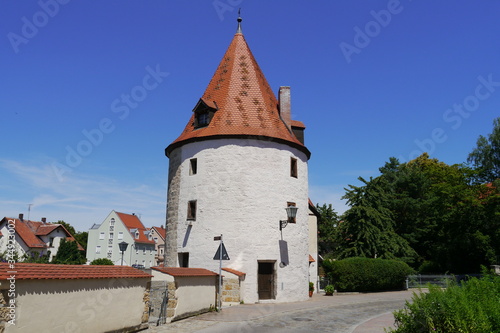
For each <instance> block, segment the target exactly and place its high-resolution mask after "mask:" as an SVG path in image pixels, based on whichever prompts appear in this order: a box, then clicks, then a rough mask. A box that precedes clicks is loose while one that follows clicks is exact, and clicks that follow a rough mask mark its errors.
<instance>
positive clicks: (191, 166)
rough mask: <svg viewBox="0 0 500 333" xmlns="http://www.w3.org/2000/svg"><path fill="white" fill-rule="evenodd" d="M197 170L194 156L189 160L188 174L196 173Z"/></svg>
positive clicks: (196, 161)
mask: <svg viewBox="0 0 500 333" xmlns="http://www.w3.org/2000/svg"><path fill="white" fill-rule="evenodd" d="M197 172H198V160H197V159H196V158H192V159H190V160H189V175H190V176H192V175H196V173H197Z"/></svg>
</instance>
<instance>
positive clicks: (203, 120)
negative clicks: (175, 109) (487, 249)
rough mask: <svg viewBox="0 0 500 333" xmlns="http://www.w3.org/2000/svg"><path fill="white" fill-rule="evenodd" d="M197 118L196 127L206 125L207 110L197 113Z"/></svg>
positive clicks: (208, 118) (207, 121) (207, 120)
mask: <svg viewBox="0 0 500 333" xmlns="http://www.w3.org/2000/svg"><path fill="white" fill-rule="evenodd" d="M197 120H198V127H205V126H208V123H209V122H210V116H209V115H208V112H204V113H199V114H198V117H197Z"/></svg>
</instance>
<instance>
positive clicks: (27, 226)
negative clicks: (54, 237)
mask: <svg viewBox="0 0 500 333" xmlns="http://www.w3.org/2000/svg"><path fill="white" fill-rule="evenodd" d="M5 219H7V220H14V221H15V224H16V234H17V235H19V236H20V237H21V239H22V240H23V241H24V243H25V244H26V245H27V246H28V247H30V248H47V247H48V246H47V244H46V243H45V242H44V241H43V240H42V239H40V238H39V237H38V236H47V235H48V234H50V233H51V232H52V231H54V230H56V229H58V228H59V229H61V230H62V231H63V232H64V233H65V234H66V239H67V240H68V241H72V242H76V239H75V237H73V235H71V233H70V232H69V231H68V230H66V228H65V227H64V225H62V224H58V223H47V222H39V221H27V220H20V219H15V218H9V217H4V219H3V220H2V221H4V220H5ZM77 244H78V249H79V250H80V251H84V250H85V249H84V248H83V247H82V246H81V245H80V244H79V243H78V242H77Z"/></svg>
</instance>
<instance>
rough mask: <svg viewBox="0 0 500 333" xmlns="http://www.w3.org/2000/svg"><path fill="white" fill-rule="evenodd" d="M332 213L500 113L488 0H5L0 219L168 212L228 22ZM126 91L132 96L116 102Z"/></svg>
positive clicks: (315, 196)
mask: <svg viewBox="0 0 500 333" xmlns="http://www.w3.org/2000/svg"><path fill="white" fill-rule="evenodd" d="M240 7H241V8H242V17H243V33H244V35H245V38H246V40H247V42H248V44H249V46H250V48H251V50H252V52H253V54H254V56H255V57H256V59H257V62H258V63H259V65H260V67H261V68H262V70H263V72H264V74H265V75H266V78H267V80H268V81H269V83H270V85H271V87H272V88H273V89H274V90H275V93H276V92H277V90H278V88H279V86H280V85H288V86H291V92H292V117H293V118H294V119H296V120H301V121H303V122H304V123H305V124H306V126H307V129H306V145H307V146H308V148H309V150H310V151H311V152H312V157H311V159H310V161H309V186H310V197H311V199H312V201H313V202H314V203H320V204H322V203H331V204H333V206H334V207H335V209H336V210H337V211H339V212H343V211H344V210H345V209H346V207H345V206H344V203H343V202H342V201H341V200H340V197H341V196H342V195H343V194H344V192H345V191H344V188H345V187H347V186H348V184H358V181H357V177H358V176H363V177H366V178H369V177H370V176H377V175H378V168H379V167H381V166H382V165H383V164H384V163H385V162H386V161H388V159H389V157H391V156H395V157H398V158H400V159H401V160H402V161H407V160H409V159H411V158H414V157H416V156H417V155H418V154H420V153H421V152H422V151H428V152H429V153H430V155H431V156H433V157H436V158H438V159H440V160H441V161H443V162H445V163H448V164H454V163H462V162H464V161H465V160H466V158H467V155H468V153H469V152H470V151H471V150H472V149H473V148H474V146H475V143H476V140H477V138H478V136H479V135H480V134H482V135H486V134H488V133H490V132H491V130H492V122H493V119H494V118H495V117H498V116H499V110H500V69H499V59H500V44H499V43H498V36H500V21H499V20H498V13H499V12H500V2H498V1H493V0H484V1H476V2H473V1H460V0H459V1H453V2H451V1H439V2H437V1H423V0H422V1H417V0H413V1H410V0H401V1H394V0H391V1H385V0H384V1H326V0H320V1H314V2H306V1H284V0H276V1H257V0H253V1H250V0H215V1H212V0H209V1H180V0H172V1H138V0H136V1H102V2H95V1H76V0H73V1H68V0H58V1H56V0H40V1H2V2H0V22H2V24H1V26H0V64H1V65H0V75H1V77H2V80H1V81H0V92H1V93H0V96H1V98H0V123H1V124H2V130H3V131H2V132H3V139H2V140H1V142H0V189H1V191H0V196H1V197H0V212H1V213H0V215H2V216H17V215H18V214H19V213H24V214H25V216H27V214H28V204H32V206H31V212H30V219H33V220H40V218H41V217H47V219H48V220H49V221H57V220H65V221H66V222H69V223H71V224H72V225H74V226H75V228H76V229H77V230H80V231H84V230H87V229H89V228H90V227H91V225H92V224H93V223H101V222H102V220H104V218H105V217H106V216H107V214H108V213H109V212H110V211H111V210H113V209H114V210H117V211H122V212H126V213H132V212H135V213H136V214H139V215H140V216H141V218H142V221H143V222H144V224H145V225H146V226H153V225H157V226H159V225H161V224H164V221H165V203H166V183H167V172H168V159H167V158H166V157H165V155H164V149H165V147H166V146H167V145H168V144H169V143H171V142H172V141H173V140H174V139H175V138H177V136H178V135H179V134H180V132H181V131H182V129H183V128H184V126H185V124H186V123H187V121H188V119H189V117H190V114H191V110H192V109H193V107H194V106H195V104H196V102H197V101H198V99H199V98H200V97H201V95H202V94H203V92H204V89H205V87H206V86H207V85H208V82H209V81H210V79H211V77H212V75H213V73H214V71H215V69H216V68H217V65H218V63H219V61H220V60H221V58H222V56H223V54H224V52H225V51H226V49H227V47H228V46H229V43H230V41H231V39H232V37H233V35H234V32H235V30H236V18H237V10H238V8H240ZM127 96H129V97H127Z"/></svg>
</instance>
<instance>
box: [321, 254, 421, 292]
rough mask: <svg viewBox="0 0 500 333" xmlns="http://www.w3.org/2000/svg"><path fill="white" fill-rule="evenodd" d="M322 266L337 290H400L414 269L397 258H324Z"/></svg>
mask: <svg viewBox="0 0 500 333" xmlns="http://www.w3.org/2000/svg"><path fill="white" fill-rule="evenodd" d="M323 266H324V268H325V271H326V272H327V274H328V276H329V277H330V279H331V281H333V282H334V283H335V286H336V287H337V290H338V291H358V292H364V291H385V290H401V289H404V287H405V279H406V276H408V275H410V274H413V273H414V271H413V269H412V268H410V266H408V265H407V264H406V263H404V262H402V261H398V260H387V259H372V258H347V259H343V260H337V261H334V260H325V261H324V262H323Z"/></svg>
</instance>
